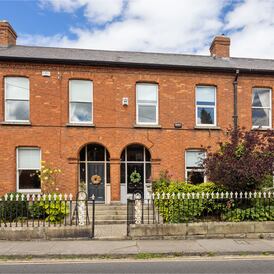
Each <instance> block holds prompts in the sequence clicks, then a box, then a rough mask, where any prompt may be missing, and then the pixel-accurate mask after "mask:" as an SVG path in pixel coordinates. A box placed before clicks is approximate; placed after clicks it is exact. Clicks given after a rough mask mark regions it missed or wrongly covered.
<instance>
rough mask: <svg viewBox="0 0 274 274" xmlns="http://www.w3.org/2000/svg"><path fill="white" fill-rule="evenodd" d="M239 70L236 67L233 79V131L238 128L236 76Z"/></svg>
mask: <svg viewBox="0 0 274 274" xmlns="http://www.w3.org/2000/svg"><path fill="white" fill-rule="evenodd" d="M239 73H240V70H239V69H237V70H236V72H235V78H234V81H233V109H234V111H233V129H234V131H236V130H237V128H238V77H239Z"/></svg>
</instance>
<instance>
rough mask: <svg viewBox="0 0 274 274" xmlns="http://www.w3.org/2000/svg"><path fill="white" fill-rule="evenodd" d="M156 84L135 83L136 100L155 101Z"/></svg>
mask: <svg viewBox="0 0 274 274" xmlns="http://www.w3.org/2000/svg"><path fill="white" fill-rule="evenodd" d="M157 90H158V85H157V84H137V100H138V101H140V100H141V101H154V102H156V101H157Z"/></svg>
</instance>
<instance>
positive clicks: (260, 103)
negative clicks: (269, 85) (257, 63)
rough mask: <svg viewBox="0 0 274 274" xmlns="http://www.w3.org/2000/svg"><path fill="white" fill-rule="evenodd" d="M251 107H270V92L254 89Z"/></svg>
mask: <svg viewBox="0 0 274 274" xmlns="http://www.w3.org/2000/svg"><path fill="white" fill-rule="evenodd" d="M252 106H253V107H270V90H269V89H254V90H253V94H252Z"/></svg>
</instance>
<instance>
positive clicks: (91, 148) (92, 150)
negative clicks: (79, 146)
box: [87, 144, 105, 161]
mask: <svg viewBox="0 0 274 274" xmlns="http://www.w3.org/2000/svg"><path fill="white" fill-rule="evenodd" d="M87 160H88V161H104V160H105V148H104V147H103V146H101V145H95V144H92V145H88V147H87Z"/></svg>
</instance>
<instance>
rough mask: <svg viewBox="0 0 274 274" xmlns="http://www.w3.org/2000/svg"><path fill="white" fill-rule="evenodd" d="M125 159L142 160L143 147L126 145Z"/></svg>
mask: <svg viewBox="0 0 274 274" xmlns="http://www.w3.org/2000/svg"><path fill="white" fill-rule="evenodd" d="M127 161H144V147H143V146H139V145H131V146H128V148H127Z"/></svg>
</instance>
